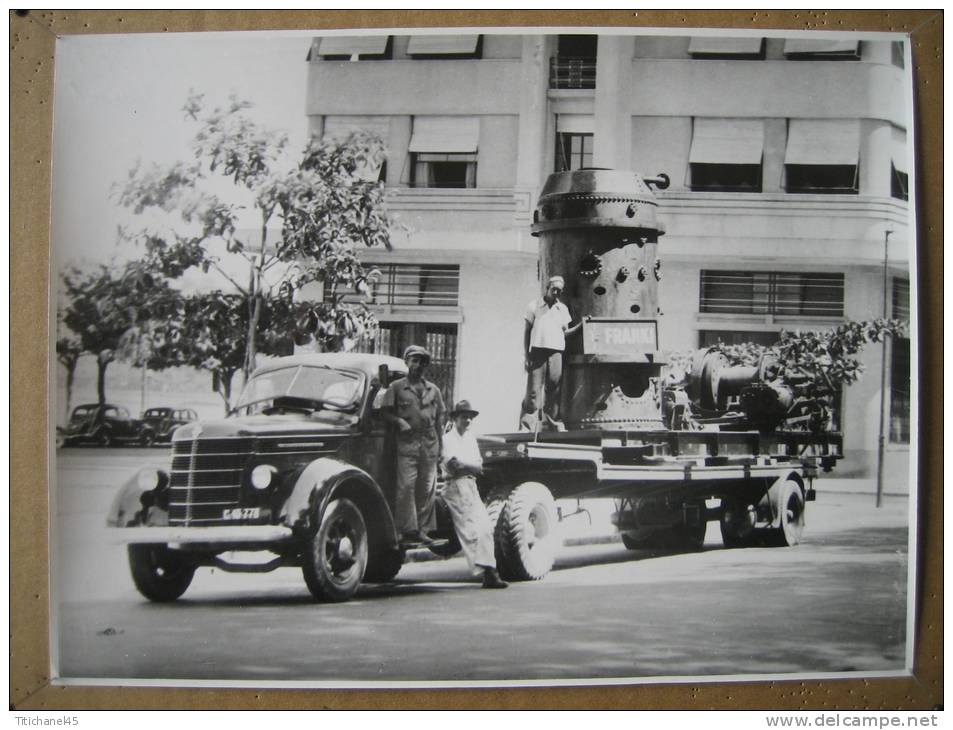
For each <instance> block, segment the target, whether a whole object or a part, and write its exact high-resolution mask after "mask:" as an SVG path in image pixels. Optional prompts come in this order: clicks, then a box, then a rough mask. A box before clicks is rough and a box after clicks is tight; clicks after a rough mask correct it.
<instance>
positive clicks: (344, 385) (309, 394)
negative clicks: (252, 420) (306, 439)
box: [234, 365, 364, 415]
mask: <svg viewBox="0 0 953 730" xmlns="http://www.w3.org/2000/svg"><path fill="white" fill-rule="evenodd" d="M363 379H364V376H363V375H362V374H361V373H355V372H348V371H345V370H335V369H333V368H327V367H312V366H307V365H292V366H289V367H286V368H278V369H276V370H268V371H266V372H262V373H258V374H256V375H255V376H253V377H252V379H251V380H250V381H248V385H247V386H245V390H244V392H243V393H242V395H241V398H239V400H238V405H236V406H235V409H234V411H235V412H236V413H241V414H243V415H252V414H255V413H262V412H266V411H268V410H269V409H271V408H272V407H274V406H275V405H277V404H276V401H279V402H280V403H294V404H295V406H296V408H300V409H303V410H320V409H325V410H335V411H346V410H350V409H351V408H352V407H354V406H356V405H357V403H358V401H359V400H360V397H361V393H363Z"/></svg>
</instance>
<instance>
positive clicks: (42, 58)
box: [9, 10, 943, 710]
mask: <svg viewBox="0 0 953 730" xmlns="http://www.w3.org/2000/svg"><path fill="white" fill-rule="evenodd" d="M9 22H10V64H11V68H10V104H11V109H10V111H11V147H10V151H11V196H10V199H11V225H10V235H11V243H10V247H11V259H10V260H11V272H10V274H11V276H10V280H11V297H10V302H11V327H12V337H11V339H12V355H11V370H12V372H11V383H12V394H11V411H10V423H11V424H12V426H13V427H12V429H11V438H10V443H11V458H10V462H11V481H10V484H11V495H10V517H11V519H10V544H11V557H10V573H11V575H10V585H11V600H10V624H11V626H10V636H11V647H10V668H11V678H10V703H11V708H12V707H15V708H16V709H18V710H26V709H35V710H54V709H151V708H156V709H158V708H162V709H169V708H176V709H225V708H228V709H326V708H351V709H357V708H361V709H387V708H414V709H428V708H444V709H477V708H494V709H521V708H534V709H542V708H547V709H569V708H592V709H735V710H736V709H744V708H750V709H756V708H774V709H792V710H804V709H814V708H820V709H834V708H839V709H868V708H869V709H879V710H882V709H904V710H914V709H931V708H935V707H936V706H937V705H939V704H940V703H942V690H943V687H942V674H941V666H942V660H941V653H940V652H941V650H940V647H941V641H942V626H943V619H942V613H941V611H942V608H941V607H942V574H941V573H942V568H941V566H942V525H943V521H942V510H943V501H942V492H943V476H942V401H941V398H938V397H936V394H939V393H942V382H941V379H940V377H941V376H940V373H941V371H942V350H941V343H942V335H941V333H942V315H941V310H942V299H943V298H942V208H941V201H942V198H941V191H942V166H941V159H942V132H941V120H942V114H941V104H942V87H941V78H942V77H941V68H942V51H943V48H942V44H943V35H942V32H943V16H942V11H941V10H890V11H845V10H830V11H804V10H769V11H753V10H744V11H740V10H739V11H718V10H714V11H684V10H683V11H676V10H650V11H638V12H635V11H623V10H604V11H587V12H582V11H554V10H540V11H512V12H511V11H479V10H473V11H456V10H453V11H424V10H401V11H369V10H368V11H362V10H346V11H325V12H319V11H200V10H196V11H112V10H109V11H44V10H30V11H9ZM503 25H514V26H515V25H518V26H527V27H540V28H544V27H546V26H549V27H553V26H560V27H565V26H600V27H609V26H619V27H633V26H641V27H654V28H672V29H673V30H677V29H679V28H682V29H690V28H699V27H720V28H765V29H777V28H791V29H801V30H805V29H807V30H844V31H853V30H856V31H891V32H900V33H907V34H909V35H910V37H911V41H912V49H913V59H914V66H915V69H914V79H915V84H916V109H915V121H916V123H917V125H918V140H919V146H918V149H917V150H916V154H917V159H918V161H919V163H920V168H919V171H918V173H919V175H918V181H917V182H918V189H919V191H920V195H919V199H918V202H919V205H920V210H919V220H918V222H919V230H918V235H919V244H920V245H919V250H918V251H917V255H918V257H919V272H920V287H919V292H920V303H919V304H920V310H919V311H920V317H921V325H922V332H923V333H926V334H927V335H928V336H925V337H923V339H922V342H923V348H922V352H921V357H922V372H921V384H922V393H923V394H924V395H925V396H926V397H924V398H922V399H921V404H922V410H921V422H920V424H919V428H920V445H921V452H922V454H921V466H920V484H919V485H918V488H919V490H920V506H921V510H920V511H921V515H922V516H921V520H922V524H921V526H920V533H919V534H920V538H921V545H920V550H921V555H922V566H921V569H920V578H921V580H920V585H919V586H918V594H919V595H918V598H917V601H916V602H915V603H916V605H917V607H918V615H917V623H916V632H915V647H916V668H915V676H913V677H910V678H901V679H844V680H836V681H808V682H804V681H792V682H788V681H767V682H746V683H717V682H714V683H695V684H692V683H686V684H671V685H666V684H652V685H632V686H604V687H579V688H574V687H569V688H567V687H558V688H552V689H548V688H523V689H520V688H512V689H459V690H457V689H454V690H446V689H441V690H399V691H398V690H386V691H384V690H373V691H371V690H366V691H362V690H357V691H355V690H348V691H340V690H313V691H300V690H253V689H206V688H203V689H186V688H173V689H166V688H129V687H125V688H112V687H102V686H95V687H76V686H70V687H57V686H53V685H51V684H50V680H49V595H48V585H47V581H46V580H45V577H46V576H47V574H48V539H47V534H48V510H47V490H46V489H45V486H46V477H45V475H46V474H47V473H48V464H47V456H46V455H47V453H48V451H47V449H46V448H44V445H45V444H46V442H47V438H48V432H49V429H48V422H47V403H48V400H47V388H46V383H47V378H46V377H44V376H43V375H44V374H46V373H47V372H48V368H49V352H48V349H47V342H48V337H47V325H46V323H47V322H48V321H49V316H48V309H47V308H48V298H47V291H48V277H49V233H50V186H51V174H50V172H51V171H50V142H51V136H50V135H51V124H52V104H51V100H52V83H53V67H54V63H55V58H54V42H55V39H56V37H57V36H59V35H64V34H91V33H136V32H152V33H164V32H168V33H175V32H186V31H190V32H213V31H226V30H292V29H321V28H349V27H427V26H455V27H463V26H503Z"/></svg>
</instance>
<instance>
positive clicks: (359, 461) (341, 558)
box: [107, 353, 406, 601]
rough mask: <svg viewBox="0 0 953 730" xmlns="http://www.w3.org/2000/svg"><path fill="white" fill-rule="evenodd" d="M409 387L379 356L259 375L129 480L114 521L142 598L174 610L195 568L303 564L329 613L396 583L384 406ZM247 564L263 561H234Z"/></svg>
mask: <svg viewBox="0 0 953 730" xmlns="http://www.w3.org/2000/svg"><path fill="white" fill-rule="evenodd" d="M405 375H406V365H405V364H404V362H403V361H402V360H399V359H397V358H394V357H388V356H383V355H370V354H351V353H323V354H306V355H294V356H290V357H283V358H277V359H275V360H274V361H272V362H269V363H268V364H266V365H264V366H263V367H261V368H259V369H258V370H256V371H255V373H254V374H253V375H252V377H251V378H250V379H249V381H248V383H247V385H246V387H245V389H244V391H243V392H242V394H241V396H240V398H239V399H238V402H237V405H236V406H235V407H234V408H233V409H232V411H231V412H230V414H229V416H228V417H226V418H224V419H220V420H211V421H195V422H193V423H189V424H186V425H184V426H181V427H179V428H178V429H177V430H176V431H175V432H174V435H173V437H172V448H171V454H170V456H169V459H168V461H167V462H166V463H165V464H163V465H162V466H160V467H147V468H144V469H142V470H141V471H140V472H139V473H138V474H137V475H136V476H135V477H134V478H133V479H131V480H130V481H129V482H128V483H127V484H126V485H125V486H124V487H123V488H122V489H121V490H120V492H119V493H118V494H117V496H116V498H115V499H114V501H113V504H112V507H111V509H110V512H109V515H108V518H107V524H108V525H109V526H110V527H111V528H114V530H115V533H114V534H115V536H116V538H117V539H118V541H119V542H123V543H126V544H128V552H129V562H130V569H131V572H132V577H133V581H134V582H135V584H136V587H137V588H138V590H139V591H140V593H142V594H143V595H144V596H146V597H147V598H149V599H150V600H153V601H171V600H175V599H176V598H178V597H179V596H181V595H182V594H183V593H184V592H185V590H186V589H187V588H188V586H189V584H190V583H191V581H192V577H193V575H194V573H195V570H196V568H198V567H200V566H215V567H219V568H221V569H223V570H230V571H242V570H246V571H255V572H261V571H264V570H270V569H274V568H277V567H281V566H298V567H301V569H302V572H303V574H304V578H305V582H306V583H307V585H308V588H309V590H310V591H311V593H312V594H313V595H314V596H315V597H316V598H318V599H322V600H330V601H343V600H347V599H348V598H350V597H351V596H352V595H353V594H354V592H355V591H356V590H357V588H358V586H359V585H360V583H361V581H362V580H363V581H369V582H372V581H386V580H390V579H391V578H392V577H393V576H394V575H396V573H397V572H398V571H399V570H400V567H401V565H402V563H403V559H404V552H403V550H402V549H401V546H400V544H399V542H398V536H397V534H396V531H395V528H394V520H393V509H394V499H395V495H394V484H393V444H392V437H391V436H390V434H389V431H388V427H387V426H386V425H385V423H384V421H383V420H382V419H381V418H380V414H379V410H378V408H377V402H378V401H379V395H380V394H381V392H382V390H383V389H385V388H386V387H387V385H388V384H389V383H390V382H393V381H394V380H397V379H399V378H401V377H404V376H405ZM247 552H256V553H259V554H261V553H264V554H265V559H264V561H262V559H261V556H260V555H259V556H258V557H259V559H257V560H256V561H254V562H252V563H241V562H233V561H232V560H231V559H230V556H231V555H232V554H237V553H247Z"/></svg>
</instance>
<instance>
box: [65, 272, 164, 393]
mask: <svg viewBox="0 0 953 730" xmlns="http://www.w3.org/2000/svg"><path fill="white" fill-rule="evenodd" d="M61 278H62V283H63V293H64V296H65V300H66V304H65V306H64V308H63V310H62V312H61V319H62V323H63V324H64V325H65V326H66V327H67V328H69V330H70V331H71V332H72V333H74V335H75V339H71V338H64V339H63V345H62V351H61V350H60V349H59V348H58V353H62V354H60V355H59V356H60V360H61V362H64V364H65V365H67V368H69V365H68V363H67V362H66V361H64V360H63V358H64V357H71V356H72V354H74V353H75V350H76V349H77V348H78V349H79V352H80V354H81V353H83V352H88V353H90V354H91V355H94V356H95V357H96V363H97V370H98V373H97V375H98V377H97V393H98V397H99V402H100V403H105V402H106V369H107V368H108V367H109V364H110V363H111V362H113V361H114V360H116V359H117V358H123V357H129V358H132V359H135V357H136V356H138V357H140V358H144V357H146V356H145V355H143V354H142V348H141V347H139V348H136V350H135V351H136V353H137V355H135V356H134V355H133V349H134V348H133V343H134V342H136V341H137V340H138V341H140V342H141V340H142V339H143V333H145V332H147V331H150V330H152V329H154V328H155V325H154V324H153V323H154V322H163V321H169V318H170V316H171V314H172V313H173V311H174V307H175V299H176V297H175V294H174V292H173V291H172V290H171V288H170V287H169V286H168V284H167V283H166V282H165V281H164V280H162V279H157V278H156V277H153V276H152V275H151V274H150V273H149V272H148V271H146V270H144V269H143V268H142V267H141V265H139V264H137V263H131V264H127V265H126V266H125V267H123V268H119V269H117V268H114V267H109V266H106V265H104V264H101V265H99V266H98V267H95V268H94V269H92V270H83V269H79V268H77V267H75V266H74V267H70V268H68V269H67V270H66V271H65V272H64V273H63V274H62V277H61ZM76 357H77V358H78V355H76ZM163 364H164V361H163V360H161V359H159V360H152V366H153V367H161V366H163ZM74 367H75V363H74Z"/></svg>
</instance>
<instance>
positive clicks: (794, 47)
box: [784, 38, 860, 61]
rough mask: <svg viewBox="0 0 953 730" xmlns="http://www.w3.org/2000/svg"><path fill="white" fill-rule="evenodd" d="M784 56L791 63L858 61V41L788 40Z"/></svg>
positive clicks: (824, 39) (785, 42)
mask: <svg viewBox="0 0 953 730" xmlns="http://www.w3.org/2000/svg"><path fill="white" fill-rule="evenodd" d="M784 56H785V58H787V59H789V60H791V61H859V60H860V41H852V40H830V39H826V38H788V39H787V40H786V41H784Z"/></svg>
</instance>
